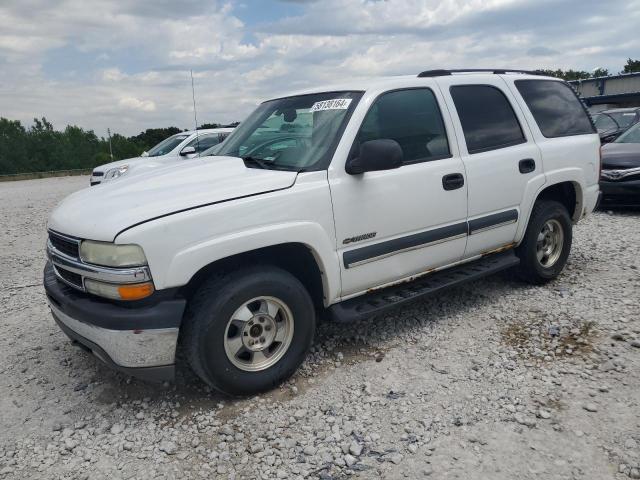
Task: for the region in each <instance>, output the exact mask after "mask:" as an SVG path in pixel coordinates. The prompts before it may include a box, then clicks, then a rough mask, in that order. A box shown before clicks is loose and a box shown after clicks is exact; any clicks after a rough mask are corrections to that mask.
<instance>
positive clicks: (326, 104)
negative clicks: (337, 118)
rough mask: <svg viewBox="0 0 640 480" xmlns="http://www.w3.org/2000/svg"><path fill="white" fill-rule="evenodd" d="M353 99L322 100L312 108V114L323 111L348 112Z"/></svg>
mask: <svg viewBox="0 0 640 480" xmlns="http://www.w3.org/2000/svg"><path fill="white" fill-rule="evenodd" d="M351 100H352V99H351V98H333V99H331V100H322V101H321V102H316V103H314V104H313V106H312V107H311V110H310V111H311V112H320V111H322V110H346V109H347V108H349V105H350V104H351Z"/></svg>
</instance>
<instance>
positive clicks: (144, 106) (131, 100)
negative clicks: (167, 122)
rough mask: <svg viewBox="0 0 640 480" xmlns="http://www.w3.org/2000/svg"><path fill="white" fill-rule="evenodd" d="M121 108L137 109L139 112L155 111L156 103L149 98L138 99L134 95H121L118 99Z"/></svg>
mask: <svg viewBox="0 0 640 480" xmlns="http://www.w3.org/2000/svg"><path fill="white" fill-rule="evenodd" d="M118 105H119V106H120V107H121V108H126V109H129V108H130V109H132V110H139V111H141V112H155V110H156V104H155V103H153V102H152V101H151V100H140V99H138V98H135V97H123V98H121V99H120V100H119V101H118Z"/></svg>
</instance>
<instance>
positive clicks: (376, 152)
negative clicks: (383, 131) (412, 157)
mask: <svg viewBox="0 0 640 480" xmlns="http://www.w3.org/2000/svg"><path fill="white" fill-rule="evenodd" d="M403 157H404V155H403V153H402V147H401V146H400V144H399V143H398V142H396V141H395V140H391V139H387V138H384V139H380V140H369V141H367V142H364V143H363V144H362V145H360V151H359V152H358V156H357V157H355V158H351V159H349V160H348V161H347V164H346V166H345V170H346V171H347V173H348V174H349V175H359V174H361V173H364V172H375V171H378V170H391V169H394V168H399V167H401V166H402V162H403Z"/></svg>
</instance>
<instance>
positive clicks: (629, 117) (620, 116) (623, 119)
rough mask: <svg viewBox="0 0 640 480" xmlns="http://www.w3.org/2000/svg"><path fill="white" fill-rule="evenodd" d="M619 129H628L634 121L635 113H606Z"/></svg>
mask: <svg viewBox="0 0 640 480" xmlns="http://www.w3.org/2000/svg"><path fill="white" fill-rule="evenodd" d="M607 115H609V116H610V117H611V118H613V119H614V120H615V121H616V123H617V124H618V125H620V127H621V128H629V127H630V126H631V125H633V122H635V120H636V112H610V113H607Z"/></svg>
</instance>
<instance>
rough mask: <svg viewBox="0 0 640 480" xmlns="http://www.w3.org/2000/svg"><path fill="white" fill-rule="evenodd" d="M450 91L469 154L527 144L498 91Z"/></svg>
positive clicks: (469, 88)
mask: <svg viewBox="0 0 640 480" xmlns="http://www.w3.org/2000/svg"><path fill="white" fill-rule="evenodd" d="M450 91H451V97H452V98H453V103H454V104H455V106H456V111H457V112H458V117H460V123H461V124H462V130H463V132H464V139H465V141H466V142H467V150H468V151H469V153H470V154H473V153H480V152H487V151H489V150H497V149H499V148H505V147H510V146H513V145H518V144H520V143H525V142H526V141H527V140H526V138H525V136H524V134H523V133H522V128H521V127H520V122H518V118H517V117H516V114H515V112H514V111H513V107H512V106H511V104H510V103H509V100H508V99H507V97H506V96H505V94H504V93H503V92H502V91H501V90H500V89H499V88H497V87H493V86H491V85H455V86H452V87H451V90H450Z"/></svg>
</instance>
